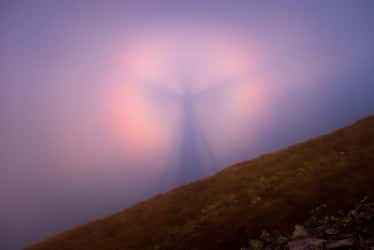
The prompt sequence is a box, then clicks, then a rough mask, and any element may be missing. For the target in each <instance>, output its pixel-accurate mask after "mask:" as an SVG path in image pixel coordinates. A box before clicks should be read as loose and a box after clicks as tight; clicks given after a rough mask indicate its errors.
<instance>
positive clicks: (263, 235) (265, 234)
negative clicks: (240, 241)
mask: <svg viewBox="0 0 374 250" xmlns="http://www.w3.org/2000/svg"><path fill="white" fill-rule="evenodd" d="M260 240H262V241H264V242H266V243H270V242H272V240H273V239H272V237H271V235H270V233H269V232H268V231H266V230H263V231H262V232H261V235H260Z"/></svg>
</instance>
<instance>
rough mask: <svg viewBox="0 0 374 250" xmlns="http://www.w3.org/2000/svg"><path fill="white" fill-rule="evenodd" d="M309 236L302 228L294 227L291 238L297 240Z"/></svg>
mask: <svg viewBox="0 0 374 250" xmlns="http://www.w3.org/2000/svg"><path fill="white" fill-rule="evenodd" d="M308 235H309V234H308V232H307V231H306V230H305V228H304V226H301V225H296V226H295V230H294V231H293V234H292V238H293V239H297V238H304V237H307V236H308Z"/></svg>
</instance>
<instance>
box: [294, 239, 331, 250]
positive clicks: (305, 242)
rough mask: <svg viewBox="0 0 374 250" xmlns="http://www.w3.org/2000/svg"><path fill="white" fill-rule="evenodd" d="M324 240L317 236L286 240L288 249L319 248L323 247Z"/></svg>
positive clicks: (307, 249) (314, 249) (317, 249)
mask: <svg viewBox="0 0 374 250" xmlns="http://www.w3.org/2000/svg"><path fill="white" fill-rule="evenodd" d="M324 242H325V241H324V240H322V239H318V238H312V237H308V238H304V239H299V240H292V241H290V242H288V248H289V249H290V250H320V249H323V245H324Z"/></svg>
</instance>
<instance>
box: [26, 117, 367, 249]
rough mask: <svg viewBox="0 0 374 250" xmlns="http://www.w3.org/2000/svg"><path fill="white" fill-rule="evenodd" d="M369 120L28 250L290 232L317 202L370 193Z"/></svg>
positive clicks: (236, 242) (211, 241) (210, 242)
mask: <svg viewBox="0 0 374 250" xmlns="http://www.w3.org/2000/svg"><path fill="white" fill-rule="evenodd" d="M373 162H374V116H370V117H367V118H364V119H361V120H359V121H357V122H356V123H354V124H353V125H351V126H348V127H345V128H341V129H338V130H336V131H334V132H332V133H329V134H327V135H322V136H319V137H317V138H314V139H309V140H307V141H305V142H302V143H298V144H295V145H292V146H289V147H287V148H286V149H284V150H279V151H277V152H273V153H269V154H265V155H262V156H259V157H257V158H256V159H253V160H249V161H244V162H241V163H238V164H235V165H233V166H230V167H227V168H225V169H223V170H222V171H220V172H218V173H217V174H216V175H214V176H210V177H207V178H205V179H202V180H199V181H196V182H193V183H191V184H187V185H184V186H181V187H178V188H175V189H173V190H171V191H169V192H166V193H162V194H159V195H157V196H155V197H153V198H151V199H148V200H146V201H143V202H140V203H138V204H136V205H134V206H132V207H130V208H127V209H125V210H123V211H121V212H118V213H116V214H114V215H111V216H109V217H106V218H103V219H99V220H96V221H93V222H90V223H88V224H86V225H82V226H79V227H77V228H75V229H71V230H68V231H65V232H63V233H61V234H58V235H56V236H53V237H51V238H49V239H47V240H45V241H43V242H40V243H37V244H35V245H33V246H31V247H29V248H27V249H126V250H127V249H128V250H132V249H144V250H148V249H149V250H151V249H162V250H163V249H165V250H167V249H173V250H177V249H239V248H240V246H243V245H245V243H246V241H247V240H248V237H255V236H257V234H258V232H259V231H261V230H262V229H264V228H272V229H279V230H292V227H293V225H294V224H295V223H297V222H299V221H302V220H304V219H305V218H306V217H307V215H308V211H310V210H311V209H312V208H313V207H316V206H318V205H319V204H328V207H329V209H331V211H334V210H335V209H341V208H342V209H344V208H347V207H350V206H352V205H353V204H355V203H356V202H358V200H359V199H360V198H361V197H362V196H363V194H364V195H369V197H370V198H372V196H373V195H374V193H373V192H374V190H373V189H374V188H373V184H372V180H374V167H373Z"/></svg>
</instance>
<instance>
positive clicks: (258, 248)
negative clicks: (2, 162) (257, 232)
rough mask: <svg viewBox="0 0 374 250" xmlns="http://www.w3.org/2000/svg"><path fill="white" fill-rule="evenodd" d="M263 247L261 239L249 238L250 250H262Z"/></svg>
mask: <svg viewBox="0 0 374 250" xmlns="http://www.w3.org/2000/svg"><path fill="white" fill-rule="evenodd" d="M263 248H264V243H263V242H262V241H261V240H250V241H249V249H250V250H262V249H263Z"/></svg>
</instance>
